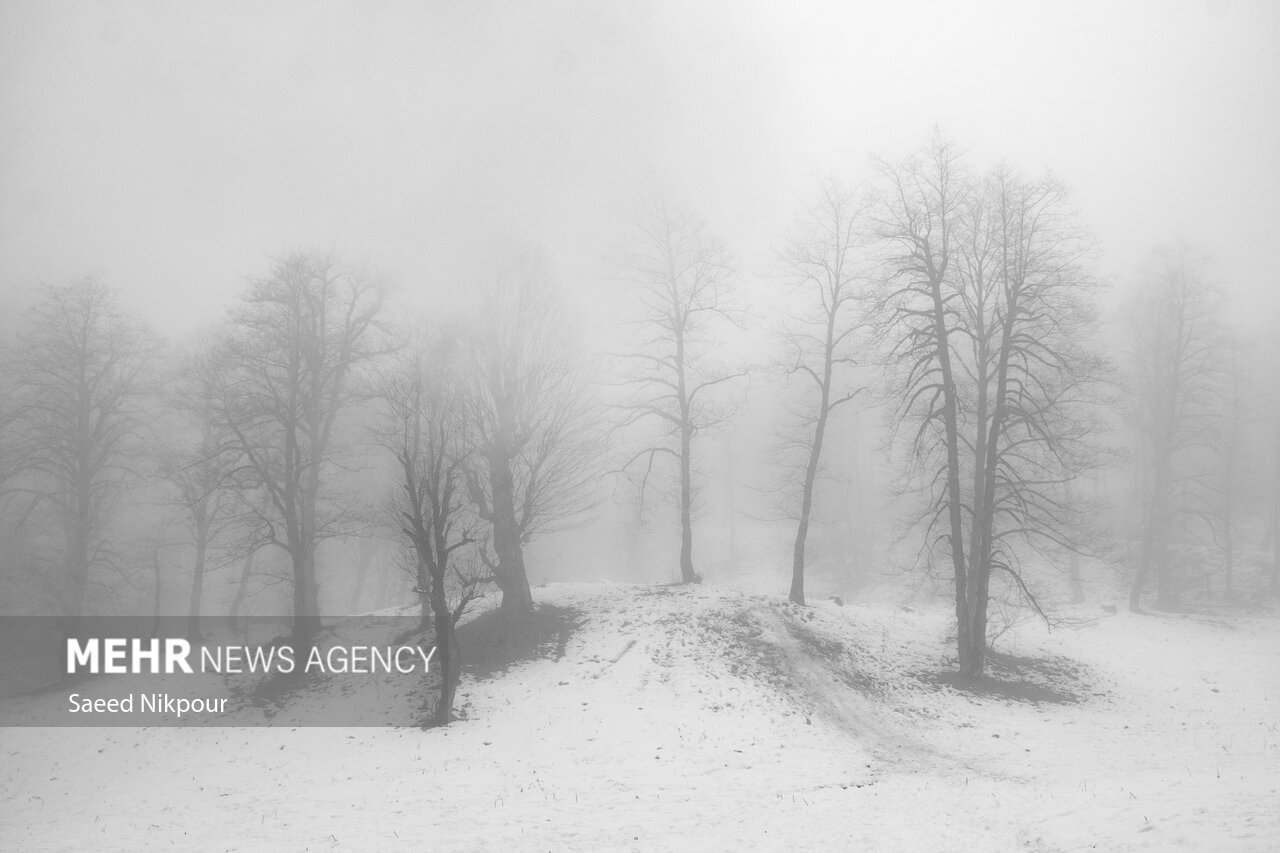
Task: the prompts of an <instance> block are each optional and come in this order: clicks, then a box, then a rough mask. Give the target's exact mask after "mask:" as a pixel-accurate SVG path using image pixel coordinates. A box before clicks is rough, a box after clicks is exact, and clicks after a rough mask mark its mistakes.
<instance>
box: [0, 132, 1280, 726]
mask: <svg viewBox="0 0 1280 853" xmlns="http://www.w3.org/2000/svg"><path fill="white" fill-rule="evenodd" d="M866 170H867V172H868V177H867V178H866V179H865V180H864V181H862V182H861V183H858V184H850V185H845V184H842V183H841V182H839V181H837V180H835V179H832V178H824V179H821V180H819V181H817V182H816V184H815V186H814V187H813V190H812V193H811V197H810V198H808V199H806V200H803V201H802V202H800V203H799V204H798V207H797V210H798V212H797V214H796V216H795V219H794V224H793V226H792V228H791V231H790V232H789V233H788V234H784V235H780V236H779V239H778V242H777V249H776V252H775V260H774V263H773V265H772V266H771V267H770V268H769V269H766V270H761V271H758V272H756V271H751V270H746V269H744V268H742V266H741V265H740V264H739V263H738V262H737V260H736V256H735V253H734V250H733V248H732V247H730V246H729V245H728V244H727V243H726V242H725V241H724V240H722V239H721V238H719V237H718V236H717V235H716V231H715V228H714V225H713V223H710V222H708V221H707V220H705V219H704V218H703V217H701V216H700V215H699V214H698V212H697V211H696V210H693V209H692V208H690V207H688V206H687V205H686V204H685V203H684V202H682V201H681V200H680V199H679V198H678V197H677V196H675V195H674V194H672V193H671V192H670V191H668V190H664V189H658V188H653V189H650V190H649V191H647V192H646V193H645V194H644V195H643V196H642V197H641V198H640V199H639V200H637V201H636V202H634V203H633V204H632V205H631V208H630V216H629V219H628V222H627V225H628V231H627V232H626V236H625V237H624V238H622V239H620V240H619V241H618V242H617V243H616V245H614V246H612V247H610V250H609V253H608V254H607V255H604V256H602V260H601V265H600V273H599V274H600V277H601V282H602V283H601V287H602V288H607V289H608V291H609V301H610V303H611V304H610V306H609V313H608V315H607V316H606V317H604V318H600V317H594V318H593V317H589V316H587V315H586V314H585V313H584V312H585V311H586V310H587V309H585V308H584V307H583V305H582V304H581V300H579V301H578V302H575V301H574V299H573V294H572V293H570V292H568V291H567V290H566V289H564V288H563V287H561V286H559V285H558V284H557V281H556V277H555V272H554V270H553V269H552V268H551V267H550V266H549V265H548V264H547V263H546V261H545V260H544V258H543V257H542V255H541V254H540V252H539V250H538V249H537V248H536V247H528V246H521V245H519V244H517V243H514V242H511V243H509V244H508V245H507V246H505V247H503V248H501V249H500V250H499V251H497V252H496V253H495V255H494V256H493V258H492V259H491V260H490V261H489V262H488V264H487V267H486V268H485V270H484V272H482V273H478V274H477V277H476V279H475V280H474V281H473V282H469V283H468V286H467V288H466V289H467V291H468V298H467V299H465V300H462V303H463V304H461V305H460V306H459V307H458V308H456V309H455V310H450V311H447V312H422V313H415V312H413V311H412V310H409V309H407V308H406V307H405V306H403V305H402V304H398V302H397V297H398V296H399V295H400V294H399V293H398V292H397V289H396V288H395V287H393V286H390V285H389V284H388V283H387V282H386V281H385V280H384V279H383V278H382V277H380V276H379V275H377V274H374V273H372V272H370V271H368V270H367V269H365V268H362V267H359V266H353V265H350V264H348V263H346V262H344V261H343V260H342V259H340V258H337V257H335V256H334V255H333V254H331V253H326V252H322V251H314V250H294V251H289V252H285V253H282V254H280V255H278V256H276V257H274V258H272V259H271V260H270V261H269V262H268V263H267V264H266V266H265V268H264V269H263V270H261V271H260V272H257V273H255V274H252V275H251V276H250V277H249V279H248V283H247V285H246V287H245V288H244V291H243V293H242V294H241V297H240V299H239V301H238V302H237V303H236V304H234V305H232V306H229V307H228V308H227V310H226V314H225V316H224V317H223V318H222V319H220V320H219V321H217V322H216V323H214V324H211V325H210V326H209V327H208V328H207V329H205V330H203V331H202V332H200V333H199V334H196V335H192V336H190V337H188V338H184V339H179V340H164V339H162V338H160V337H159V336H158V335H157V334H156V333H154V332H152V331H151V330H149V329H148V328H146V326H145V325H144V324H143V323H141V322H140V321H138V320H136V319H135V318H133V317H131V316H130V315H129V314H128V312H127V311H125V310H124V309H123V307H122V306H121V305H120V303H119V299H118V298H117V296H116V295H115V293H114V291H113V290H112V288H111V286H110V284H109V280H108V279H107V278H106V277H104V276H96V275H86V276H85V277H83V278H79V279H76V280H73V281H70V282H66V283H59V284H53V285H46V286H43V287H42V288H40V289H39V290H38V292H37V293H36V294H35V295H34V296H33V301H32V303H31V306H30V308H29V309H28V310H27V311H26V313H25V314H24V315H23V316H22V318H21V320H20V321H19V322H18V323H17V324H16V325H15V332H14V334H13V335H12V336H11V339H10V340H9V341H7V342H6V346H5V349H4V351H3V359H4V369H3V370H2V371H0V375H3V376H4V377H5V379H4V382H5V388H4V393H3V400H4V408H3V412H2V413H0V417H2V419H0V423H2V424H3V431H2V432H0V448H3V457H2V458H3V463H4V464H3V468H2V469H0V470H2V473H3V498H4V502H3V518H2V520H0V523H2V525H3V527H2V531H3V536H4V541H3V547H2V548H0V554H2V555H3V557H2V559H3V566H2V570H3V575H2V578H3V582H4V586H5V594H4V596H3V601H4V608H5V611H6V613H7V614H8V615H19V614H42V615H52V616H57V617H58V618H60V619H63V620H66V621H67V622H68V623H69V624H71V625H74V624H75V623H76V620H79V619H80V618H82V617H84V616H86V615H112V614H120V613H127V614H134V615H138V616H144V615H146V614H151V615H153V616H154V618H155V619H156V620H157V625H158V624H159V621H158V620H160V619H161V617H162V616H172V615H174V614H181V615H182V617H183V618H184V619H185V635H186V636H187V637H188V638H189V639H191V640H194V641H199V640H200V639H201V636H202V632H203V631H204V630H206V629H207V628H209V627H212V626H214V625H219V626H221V627H229V628H231V629H234V628H235V627H236V625H237V620H238V619H241V618H243V617H244V616H245V615H247V614H252V615H253V616H255V617H268V618H278V619H279V620H281V623H282V624H287V626H288V636H289V637H290V639H291V640H292V641H293V642H294V643H295V644H301V645H302V646H303V647H304V648H305V647H309V646H310V645H311V644H313V643H314V642H315V641H316V638H317V636H318V634H319V632H320V631H321V629H322V625H323V624H324V620H325V619H326V618H328V619H332V618H334V617H340V616H342V615H344V614H348V613H359V612H364V611H366V610H373V609H380V608H385V607H388V606H393V605H404V604H406V603H408V602H410V601H414V602H416V603H417V604H416V606H417V607H418V608H419V609H420V618H421V625H422V626H423V627H424V628H427V627H428V626H430V627H431V630H432V631H433V634H432V636H433V637H434V643H435V645H436V647H437V649H438V651H439V654H440V658H439V660H440V661H441V662H442V664H441V666H442V670H443V672H444V673H445V674H446V675H445V676H444V677H443V678H442V682H441V687H440V690H439V692H438V695H437V696H436V697H435V698H434V700H433V702H432V711H431V713H432V716H431V719H432V720H434V721H435V722H436V723H437V724H441V725H442V724H445V723H447V722H448V721H449V719H450V713H451V708H452V703H453V693H454V691H455V689H456V684H457V678H458V675H459V673H460V662H461V660H462V659H463V657H464V656H465V650H462V649H460V648H459V643H458V640H457V638H456V632H455V626H456V625H457V624H458V622H459V620H460V619H462V618H463V617H464V616H465V615H466V614H467V613H468V611H469V610H471V609H472V608H474V607H477V606H479V607H482V608H483V607H496V608H497V611H498V613H499V614H500V615H501V616H502V618H503V619H504V620H509V621H514V622H518V621H519V620H521V619H522V618H523V617H524V616H525V615H527V614H528V613H529V612H531V611H532V609H533V608H534V596H533V595H532V592H531V577H533V578H535V579H543V580H545V579H546V578H547V577H554V578H556V579H565V578H566V577H569V578H572V577H573V573H574V572H575V571H577V572H584V571H589V569H588V568H587V567H585V566H584V565H583V562H584V561H582V560H578V561H576V563H575V561H574V560H573V558H572V556H571V557H570V558H569V561H568V562H569V566H568V567H566V566H564V565H559V566H555V567H550V568H548V567H546V566H545V563H546V562H547V561H550V560H556V559H557V558H558V555H563V554H565V553H568V554H570V555H572V554H573V553H574V552H575V551H577V550H579V549H581V550H583V551H585V552H588V553H590V552H591V551H590V549H591V548H594V549H596V552H598V551H599V550H600V548H601V547H602V545H603V547H604V548H605V549H606V551H607V549H609V548H613V549H616V550H617V551H620V552H627V551H631V552H633V554H634V555H638V554H640V553H646V554H648V555H650V556H649V559H650V560H651V562H650V563H648V564H646V565H645V566H644V567H643V568H642V569H641V570H640V571H639V572H638V573H636V574H634V575H632V576H626V575H623V578H624V579H626V580H631V581H649V582H654V581H659V582H665V581H671V582H676V583H681V584H690V583H698V582H700V581H702V580H703V574H702V573H701V572H700V570H699V566H700V565H710V566H715V567H716V577H717V578H720V579H724V578H726V577H732V575H733V574H734V573H735V571H738V570H739V569H738V566H737V565H736V564H734V563H733V562H731V557H732V556H733V555H735V554H738V555H740V554H741V549H742V547H743V546H741V545H739V544H738V543H737V542H735V541H733V540H734V539H735V538H736V537H738V536H741V535H745V536H749V537H752V538H753V541H765V540H772V541H771V542H770V544H769V545H761V546H757V547H758V548H759V551H760V552H761V553H773V552H776V553H778V554H782V553H783V552H785V559H776V558H775V559H772V560H770V561H768V562H767V563H762V561H759V560H756V561H748V566H747V567H746V568H744V569H742V574H743V575H748V574H752V573H754V574H755V577H754V580H755V581H756V582H764V583H765V584H766V586H767V587H772V589H773V590H774V591H775V592H776V593H778V594H781V593H783V592H786V593H787V595H788V597H789V599H790V600H791V601H792V602H794V603H796V604H799V605H804V604H806V603H807V602H808V601H809V600H810V599H812V598H813V596H814V595H815V594H817V595H819V596H823V597H827V598H830V597H838V598H841V599H842V600H844V599H848V600H856V598H857V597H858V596H859V595H861V594H862V592H863V590H866V589H878V591H879V594H883V593H884V592H885V590H886V589H890V590H891V589H895V588H896V589H898V590H899V593H901V592H902V591H903V590H906V591H907V593H906V594H907V595H908V597H910V595H912V594H917V595H918V594H926V595H929V596H938V597H941V598H942V599H944V600H946V601H949V602H950V603H951V606H952V607H953V608H954V614H955V622H954V644H955V661H956V664H955V665H956V667H957V670H958V673H959V674H960V675H961V676H963V677H966V678H978V677H981V676H982V675H983V673H984V662H985V659H986V656H987V653H988V650H989V649H990V648H991V644H992V642H993V641H994V639H995V638H997V637H998V636H999V635H1000V634H1001V633H1002V632H1003V631H1005V630H1007V629H1008V628H1009V626H1010V625H1011V624H1014V623H1016V622H1017V621H1019V620H1023V619H1026V618H1029V617H1030V618H1036V619H1039V620H1042V621H1043V622H1045V623H1046V624H1047V625H1049V626H1053V625H1055V624H1070V622H1071V621H1072V620H1078V619H1079V618H1080V614H1079V613H1078V612H1076V611H1072V610H1071V609H1070V606H1072V605H1080V604H1082V603H1085V602H1093V603H1094V605H1095V607H1097V608H1107V609H1108V610H1110V611H1111V612H1114V610H1115V608H1116V606H1117V604H1116V603H1115V602H1116V601H1120V603H1121V604H1120V606H1124V607H1127V608H1128V609H1129V610H1131V611H1133V612H1135V613H1140V612H1144V611H1146V610H1148V609H1155V610H1163V611H1177V610H1180V609H1183V608H1193V609H1204V608H1210V609H1214V610H1217V609H1227V610H1236V611H1246V610H1250V609H1252V610H1257V609H1259V608H1261V607H1263V605H1264V603H1265V602H1266V600H1267V599H1268V597H1269V596H1273V595H1274V594H1275V593H1276V592H1277V581H1278V579H1280V574H1278V573H1277V566H1278V565H1280V559H1278V549H1280V537H1278V536H1277V522H1278V520H1280V454H1278V452H1277V451H1278V449H1280V400H1277V399H1276V398H1275V394H1274V391H1273V390H1272V389H1274V388H1275V387H1277V385H1278V383H1277V381H1276V377H1275V375H1274V372H1275V370H1276V369H1277V368H1280V354H1277V353H1276V352H1274V347H1273V346H1271V345H1269V342H1268V341H1267V340H1265V339H1261V338H1257V337H1250V336H1249V335H1247V334H1245V333H1244V332H1242V331H1240V330H1239V329H1238V328H1237V327H1236V326H1235V325H1233V323H1232V322H1231V321H1230V319H1229V312H1228V310H1227V306H1226V305H1225V303H1224V299H1223V296H1222V291H1221V289H1220V287H1219V282H1218V279H1217V277H1216V276H1217V274H1216V273H1215V267H1214V262H1213V260H1212V257H1211V256H1210V254H1209V253H1208V252H1207V251H1206V250H1204V249H1202V248H1199V247H1197V246H1195V245H1194V244H1191V243H1189V242H1187V241H1185V240H1176V239H1174V240H1171V241H1170V242H1168V243H1165V244H1162V245H1159V246H1155V247H1152V249H1151V251H1150V255H1149V257H1148V259H1147V260H1146V261H1145V263H1144V265H1143V266H1142V268H1141V270H1140V271H1139V272H1138V273H1137V274H1136V275H1135V277H1134V279H1133V280H1132V281H1128V282H1121V283H1115V284H1109V283H1104V282H1102V281H1100V280H1099V279H1098V277H1097V275H1096V273H1095V271H1094V269H1093V263H1094V259H1095V257H1096V253H1097V246H1096V241H1095V240H1094V239H1093V238H1092V237H1091V235H1090V232H1089V230H1088V228H1087V225H1086V223H1083V222H1081V221H1079V219H1078V217H1077V216H1076V215H1075V214H1074V212H1073V210H1072V206H1071V201H1070V196H1069V188H1068V187H1066V186H1065V185H1063V184H1062V182H1060V181H1059V180H1058V179H1056V178H1055V177H1053V176H1052V175H1051V174H1045V175H1040V176H1035V177H1028V176H1024V175H1022V174H1020V173H1019V172H1017V171H1016V170H1015V169H1013V168H1012V167H1010V166H1007V165H995V166H989V167H988V166H985V165H983V164H980V163H975V162H972V158H967V157H966V156H964V154H962V153H961V149H960V148H959V147H958V145H957V144H956V143H955V142H953V141H951V140H949V139H948V138H946V137H945V136H944V135H943V134H942V133H941V132H935V133H934V134H933V135H932V136H931V137H930V139H929V140H928V141H927V142H926V143H925V144H923V145H922V146H921V147H920V148H919V149H918V150H916V151H913V152H909V153H906V154H904V155H902V156H900V157H898V158H896V159H885V158H872V159H870V160H869V161H868V165H867V169H866ZM1111 291H1114V293H1113V292H1111ZM1107 305H1110V306H1112V309H1111V310H1110V311H1109V312H1108V311H1107V310H1104V306H1107ZM597 310H599V308H598V306H597ZM584 327H587V328H593V329H596V330H599V329H607V333H605V334H604V335H590V334H587V333H584V331H583V329H584ZM602 337H607V338H608V341H607V342H604V341H602V340H600V338H602ZM606 346H607V347H608V349H605V348H604V347H606ZM735 440H736V441H737V445H734V444H733V442H734V441H735ZM871 456H875V457H878V458H879V459H881V460H887V462H884V461H882V462H881V464H879V465H868V462H867V459H868V457H871ZM868 469H871V470H870V471H868ZM602 540H603V543H602ZM547 541H554V542H555V543H556V550H555V551H549V550H547V549H545V548H542V549H540V548H539V546H540V545H542V544H544V543H545V542H547ZM587 541H590V542H592V543H593V544H590V545H583V544H580V543H583V542H587ZM770 549H772V551H771V550H770ZM739 558H740V557H739ZM586 579H595V578H592V577H591V576H590V575H586ZM766 579H767V580H766ZM921 590H924V592H923V593H922V592H921ZM815 591H816V593H815ZM1064 605H1066V606H1067V610H1065V611H1064V609H1063V606H1064Z"/></svg>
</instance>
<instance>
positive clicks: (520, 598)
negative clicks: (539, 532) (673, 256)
mask: <svg viewBox="0 0 1280 853" xmlns="http://www.w3.org/2000/svg"><path fill="white" fill-rule="evenodd" d="M489 481H490V483H491V485H492V489H493V507H492V512H493V550H494V552H495V553H496V554H497V557H498V564H497V571H496V572H495V576H494V580H495V581H496V582H497V584H498V589H499V590H501V592H502V603H501V604H500V605H499V607H498V609H499V611H500V612H501V613H503V614H504V615H505V616H507V617H510V618H520V617H522V616H523V615H524V614H526V613H528V612H529V611H531V610H532V609H533V593H532V591H531V590H530V589H529V576H528V574H527V573H526V571H525V566H524V547H523V545H522V544H521V542H520V526H519V522H518V521H517V519H516V506H515V482H514V478H513V477H512V474H511V465H510V462H509V460H508V459H507V458H506V456H505V455H503V454H501V453H494V454H493V455H491V456H490V457H489Z"/></svg>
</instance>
